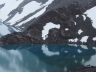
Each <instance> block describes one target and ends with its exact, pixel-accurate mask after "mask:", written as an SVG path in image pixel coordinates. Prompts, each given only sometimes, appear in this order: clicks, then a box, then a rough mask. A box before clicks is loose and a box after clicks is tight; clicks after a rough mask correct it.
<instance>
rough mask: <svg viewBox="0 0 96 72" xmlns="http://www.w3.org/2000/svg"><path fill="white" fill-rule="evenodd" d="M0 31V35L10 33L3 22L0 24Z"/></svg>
mask: <svg viewBox="0 0 96 72" xmlns="http://www.w3.org/2000/svg"><path fill="white" fill-rule="evenodd" d="M0 33H1V34H2V35H7V34H10V31H9V30H8V27H7V26H6V25H4V24H0Z"/></svg>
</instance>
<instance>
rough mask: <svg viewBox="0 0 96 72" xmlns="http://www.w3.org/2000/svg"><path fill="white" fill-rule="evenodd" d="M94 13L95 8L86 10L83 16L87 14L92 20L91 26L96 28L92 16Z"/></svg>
mask: <svg viewBox="0 0 96 72" xmlns="http://www.w3.org/2000/svg"><path fill="white" fill-rule="evenodd" d="M95 12H96V6H95V7H93V8H91V9H89V10H87V11H86V12H85V13H84V14H87V16H88V17H89V18H91V20H92V22H93V23H92V26H93V27H94V28H96V17H95V16H94V13H95Z"/></svg>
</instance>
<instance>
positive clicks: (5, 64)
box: [0, 43, 96, 72]
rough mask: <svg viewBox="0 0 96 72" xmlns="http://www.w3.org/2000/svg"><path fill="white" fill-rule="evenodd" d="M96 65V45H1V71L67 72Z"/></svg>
mask: <svg viewBox="0 0 96 72" xmlns="http://www.w3.org/2000/svg"><path fill="white" fill-rule="evenodd" d="M89 64H90V65H92V66H96V47H91V46H85V45H80V46H78V45H72V44H69V45H66V44H48V45H46V44H30V43H28V44H13V45H4V46H0V72H65V71H67V70H71V69H75V68H77V67H84V66H86V65H89Z"/></svg>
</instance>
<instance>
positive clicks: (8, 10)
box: [0, 0, 53, 26]
mask: <svg viewBox="0 0 96 72" xmlns="http://www.w3.org/2000/svg"><path fill="white" fill-rule="evenodd" d="M40 1H41V0H40ZM42 1H43V0H42ZM42 1H41V2H38V0H35V1H34V0H10V1H9V0H0V5H1V4H4V7H3V8H1V10H0V19H2V21H3V22H4V23H6V22H8V23H10V25H14V24H15V23H16V22H19V21H21V20H22V18H24V17H25V16H27V15H29V14H30V13H33V12H35V11H36V10H38V9H40V8H43V9H41V10H39V12H37V13H36V14H34V15H33V16H30V17H28V18H27V19H26V20H24V21H22V22H20V23H19V24H17V26H21V25H22V24H24V23H26V22H28V21H30V20H31V19H33V18H37V17H38V16H40V15H42V14H43V13H44V12H45V11H46V8H47V7H48V5H49V4H51V3H52V2H53V0H48V1H47V0H45V1H46V2H45V3H43V4H42Z"/></svg>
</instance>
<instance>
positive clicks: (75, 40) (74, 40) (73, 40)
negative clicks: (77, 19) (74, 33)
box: [68, 38, 78, 42]
mask: <svg viewBox="0 0 96 72" xmlns="http://www.w3.org/2000/svg"><path fill="white" fill-rule="evenodd" d="M68 41H69V42H77V41H78V38H75V39H68Z"/></svg>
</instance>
